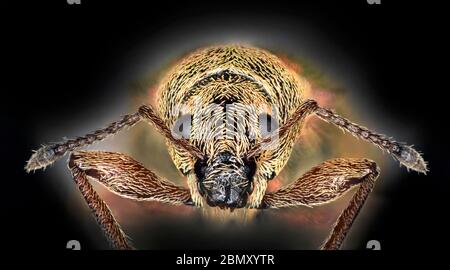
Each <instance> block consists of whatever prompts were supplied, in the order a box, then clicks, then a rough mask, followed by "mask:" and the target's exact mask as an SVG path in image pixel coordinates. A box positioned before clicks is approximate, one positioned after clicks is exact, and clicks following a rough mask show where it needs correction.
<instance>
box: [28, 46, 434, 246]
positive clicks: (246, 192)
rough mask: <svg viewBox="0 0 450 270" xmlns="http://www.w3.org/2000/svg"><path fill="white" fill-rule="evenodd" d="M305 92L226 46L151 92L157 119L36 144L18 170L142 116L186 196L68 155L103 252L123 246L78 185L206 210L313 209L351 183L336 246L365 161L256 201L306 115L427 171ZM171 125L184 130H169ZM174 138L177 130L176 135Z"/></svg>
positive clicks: (204, 53) (371, 179)
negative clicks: (102, 238)
mask: <svg viewBox="0 0 450 270" xmlns="http://www.w3.org/2000/svg"><path fill="white" fill-rule="evenodd" d="M307 91H309V85H308V83H307V82H306V81H305V80H304V79H302V78H300V77H298V76H297V75H296V74H295V72H293V71H292V70H290V69H289V68H288V67H287V66H285V65H284V64H283V62H282V61H281V60H280V59H278V58H277V57H275V56H274V55H271V54H270V53H268V52H266V51H264V50H260V49H256V48H251V47H244V46H235V45H230V46H219V47H209V48H205V49H201V50H198V51H196V52H194V53H192V54H191V55H189V56H187V57H186V58H184V59H183V60H182V61H181V62H180V63H179V64H178V65H176V66H175V67H174V68H173V69H172V70H171V72H170V73H169V74H168V75H167V77H166V78H165V79H164V81H163V83H162V84H161V85H160V87H159V100H158V102H159V110H160V113H161V118H160V117H159V116H158V114H157V113H156V112H155V111H154V110H153V108H152V107H151V106H149V105H143V106H141V107H140V108H139V110H138V112H136V113H134V114H130V115H126V116H124V117H123V118H122V119H121V120H119V121H117V122H114V123H112V124H110V125H109V126H107V127H106V128H103V129H99V130H97V131H95V132H93V133H89V134H87V135H85V136H82V137H78V138H75V139H72V140H65V141H63V142H61V143H56V144H51V145H45V146H42V147H41V148H40V149H39V150H37V151H36V152H35V153H34V154H33V155H32V156H31V158H30V159H29V160H28V162H27V164H26V166H25V170H26V171H27V172H30V171H32V170H36V169H40V168H45V167H46V166H48V165H50V164H52V163H53V162H55V161H56V160H57V159H59V158H61V157H62V156H64V155H65V154H66V153H70V152H73V151H75V150H78V149H79V148H81V147H83V146H87V145H90V144H92V143H94V142H96V141H101V140H103V139H105V138H106V137H108V136H110V135H114V134H116V133H117V132H119V131H120V130H123V129H125V128H128V127H132V126H134V125H135V124H136V123H137V122H139V121H140V120H142V119H145V120H147V121H148V122H149V123H150V124H151V125H153V126H154V127H155V128H156V129H157V130H158V131H159V132H160V133H161V134H162V135H164V136H165V138H166V140H167V145H168V150H169V154H170V156H171V158H172V160H173V161H174V163H175V166H176V167H177V168H178V169H179V170H180V171H181V172H182V173H183V174H184V175H185V176H186V177H187V184H188V187H189V189H186V188H183V187H178V186H176V185H174V184H173V183H171V182H169V181H167V180H165V179H162V178H159V177H158V176H157V175H156V174H155V173H153V172H152V171H150V170H148V169H146V168H144V166H142V165H141V164H140V163H138V162H136V161H135V160H133V159H132V158H130V157H128V156H126V155H123V154H119V153H113V152H98V151H76V152H73V153H72V155H71V157H70V160H69V169H70V170H71V172H72V175H73V178H74V180H75V183H76V184H77V185H78V187H79V189H80V191H81V193H82V195H83V197H84V198H85V200H86V202H87V204H88V205H89V207H90V208H91V210H92V211H93V213H94V215H95V217H96V219H97V221H98V223H99V224H100V226H101V227H102V229H103V230H104V232H105V234H106V236H107V237H108V238H109V239H110V241H111V243H112V245H113V247H115V248H117V249H130V248H132V246H131V245H130V243H129V242H128V240H127V238H126V236H125V234H124V233H123V232H122V230H121V228H120V226H119V225H118V223H117V222H116V221H115V219H114V217H113V215H112V214H111V211H110V210H109V208H108V206H107V205H106V204H105V202H103V201H102V200H101V199H100V197H99V196H98V194H97V193H96V192H95V191H94V189H93V188H92V186H91V184H90V183H89V181H88V179H89V180H91V179H92V180H94V181H98V182H99V183H101V184H103V185H104V186H105V187H106V188H108V189H109V190H110V191H112V192H114V193H116V194H118V195H120V196H123V197H127V198H130V199H134V200H139V201H143V200H145V201H148V200H151V201H160V202H165V203H170V204H174V205H181V204H187V205H192V204H194V205H197V206H204V205H205V203H204V201H205V198H206V199H207V200H206V202H207V203H208V204H209V205H218V206H220V207H222V206H224V205H225V207H227V206H228V207H231V208H235V207H237V208H239V207H248V208H283V207H293V206H300V205H304V206H314V205H320V204H323V203H327V202H330V201H333V200H335V199H337V198H339V197H340V196H342V195H343V194H344V193H345V192H347V191H348V190H350V189H351V188H352V187H356V186H358V185H359V187H358V189H357V191H356V193H355V194H354V195H353V197H352V199H351V201H350V203H349V205H348V207H347V208H346V209H345V210H344V211H343V212H342V213H341V215H340V216H339V218H338V220H337V222H336V224H335V226H334V228H333V231H332V233H331V234H330V236H329V237H328V239H327V241H326V242H325V243H324V245H323V247H322V248H323V249H338V248H339V247H340V246H341V244H342V242H343V241H344V239H345V236H346V235H347V233H348V231H349V230H350V227H351V225H352V223H353V221H354V220H355V218H356V217H357V215H358V212H359V211H360V210H361V208H362V206H363V204H364V202H365V200H366V199H367V197H368V195H369V193H370V192H371V190H372V189H373V186H374V183H375V180H376V178H377V176H378V174H379V169H378V167H377V166H376V164H375V163H374V162H373V161H370V160H367V159H343V158H340V159H334V160H330V161H326V162H324V163H322V164H320V165H319V166H316V167H314V168H313V169H311V170H310V171H309V172H307V173H306V174H305V175H303V176H302V177H301V178H299V179H298V180H297V181H295V182H293V183H292V184H290V185H288V186H285V187H282V188H281V189H279V190H278V191H276V192H274V193H270V194H266V189H267V182H268V181H269V180H271V179H273V178H274V177H275V176H276V175H277V174H278V173H279V172H280V171H281V170H282V168H283V167H284V165H285V164H286V162H287V161H288V159H289V156H290V154H291V152H292V147H293V145H294V142H295V139H296V137H297V135H299V133H300V131H301V128H302V125H303V123H304V120H305V119H306V117H307V116H308V115H311V114H316V115H317V116H318V117H320V118H321V119H323V120H325V121H327V122H329V123H331V124H333V125H336V126H337V127H339V128H341V129H343V130H344V131H346V132H349V133H350V134H352V135H354V136H356V137H357V138H361V139H363V140H366V141H368V142H370V143H373V144H375V145H376V146H378V147H380V148H381V149H382V150H384V151H387V152H388V153H390V154H391V155H392V156H393V157H394V158H395V159H396V160H398V161H399V162H400V163H401V164H403V165H404V166H406V167H407V168H408V169H412V170H415V171H418V172H422V173H426V172H427V164H426V162H425V161H424V160H423V158H422V157H421V155H420V154H419V153H418V152H417V151H416V150H414V149H413V148H412V147H411V146H407V145H405V144H403V143H399V142H396V141H394V140H392V139H391V138H388V137H386V136H384V135H381V134H377V133H375V132H373V131H371V130H369V129H367V128H365V127H362V126H359V125H357V124H354V123H352V122H350V121H349V120H347V119H345V118H343V117H341V116H339V115H337V114H336V113H334V112H332V111H331V110H328V109H324V108H321V107H319V106H318V104H317V103H316V102H315V101H313V100H305V99H304V95H305V93H306V92H307ZM179 119H183V120H184V121H185V122H186V123H184V122H183V124H182V125H181V126H177V123H178V121H179ZM273 123H275V125H272V124H273ZM177 129H178V131H177ZM177 132H181V135H182V136H181V137H180V138H178V136H179V135H180V134H177ZM186 134H187V137H186V136H185V135H186ZM175 135H177V136H175ZM247 197H248V200H247V199H246V198H247ZM222 199H224V200H223V201H221V200H222ZM224 202H226V203H224Z"/></svg>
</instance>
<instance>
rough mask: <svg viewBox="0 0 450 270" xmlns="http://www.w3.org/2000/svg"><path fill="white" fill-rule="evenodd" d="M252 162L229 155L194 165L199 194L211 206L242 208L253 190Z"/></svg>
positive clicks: (225, 153) (217, 156)
mask: <svg viewBox="0 0 450 270" xmlns="http://www.w3.org/2000/svg"><path fill="white" fill-rule="evenodd" d="M255 166H256V165H255V162H249V161H247V160H245V159H240V158H237V157H235V156H234V155H233V154H232V153H230V152H228V151H224V152H221V153H219V154H217V155H216V156H215V157H214V158H212V159H209V160H207V161H206V162H204V161H199V162H197V164H196V174H197V178H198V185H199V190H200V193H201V194H202V196H203V197H204V198H205V199H206V202H207V203H208V205H210V206H218V207H221V208H231V209H234V208H241V207H244V206H245V205H246V204H247V199H248V195H249V194H250V193H251V192H252V189H253V184H252V180H253V175H254V173H255Z"/></svg>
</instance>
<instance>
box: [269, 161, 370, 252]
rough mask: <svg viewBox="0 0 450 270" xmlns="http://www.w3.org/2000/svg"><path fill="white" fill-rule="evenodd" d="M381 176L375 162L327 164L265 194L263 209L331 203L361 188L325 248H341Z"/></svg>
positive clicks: (337, 223) (341, 217) (333, 162)
mask: <svg viewBox="0 0 450 270" xmlns="http://www.w3.org/2000/svg"><path fill="white" fill-rule="evenodd" d="M378 175H379V168H378V167H377V165H376V163H375V162H373V161H371V160H368V159H354V158H345V159H344V158H338V159H333V160H329V161H326V162H324V163H322V164H320V165H318V166H316V167H314V168H312V169H311V170H310V171H308V172H307V173H305V174H304V175H303V176H302V177H300V178H299V179H298V180H297V181H295V182H293V183H292V184H290V185H288V186H285V187H283V188H281V189H280V190H278V191H277V192H274V193H270V194H266V196H265V197H264V199H263V204H262V207H265V208H268V207H270V208H282V207H295V206H300V205H304V206H315V205H320V204H323V203H328V202H331V201H333V200H335V199H337V198H339V197H341V196H342V195H343V194H344V193H346V192H347V191H349V190H350V189H351V188H353V187H355V186H357V185H359V188H358V190H357V191H356V193H355V194H354V195H353V197H352V199H351V200H350V203H349V205H348V206H347V208H346V209H345V210H344V211H342V213H341V215H340V216H339V218H338V220H337V222H336V224H335V225H334V228H333V231H332V232H331V234H330V235H329V237H328V239H327V240H326V242H325V243H324V245H323V246H322V249H327V250H329V249H339V248H340V246H341V245H342V242H343V241H344V239H345V236H346V235H347V233H348V231H349V230H350V227H351V225H352V224H353V221H354V220H355V219H356V216H357V215H358V213H359V211H360V210H361V208H362V206H363V205H364V202H365V201H366V199H367V197H368V196H369V193H370V192H371V191H372V189H373V186H374V184H375V180H376V178H377V177H378Z"/></svg>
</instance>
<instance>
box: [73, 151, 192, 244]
mask: <svg viewBox="0 0 450 270" xmlns="http://www.w3.org/2000/svg"><path fill="white" fill-rule="evenodd" d="M68 166H69V169H70V170H71V172H72V175H73V178H74V180H75V183H76V184H77V186H78V188H79V189H80V191H81V193H82V195H83V197H84V198H85V200H86V202H87V204H88V205H89V207H90V208H91V210H92V212H93V213H94V216H95V217H96V219H97V221H98V223H99V224H100V226H101V227H102V229H103V231H104V232H105V235H106V236H107V238H108V239H109V240H110V242H111V244H112V246H113V247H114V248H116V249H131V248H132V246H131V245H130V243H129V241H128V240H127V238H126V236H125V234H124V233H123V231H122V230H121V228H120V225H119V224H118V223H117V221H116V220H115V219H114V216H113V215H112V213H111V211H110V209H109V208H108V206H107V204H106V203H105V202H104V201H103V200H102V199H101V198H100V197H99V195H98V194H97V193H96V192H95V190H94V189H93V187H92V185H91V184H90V183H89V181H88V180H90V179H92V180H95V181H98V182H99V183H101V184H103V185H104V186H105V187H106V188H107V189H109V190H110V191H112V192H114V193H116V194H118V195H120V196H122V197H126V198H130V199H133V200H140V201H161V202H166V203H170V204H174V205H182V204H186V205H188V204H190V193H189V190H188V189H186V188H183V187H178V186H176V185H175V184H173V183H171V182H169V181H167V180H165V179H161V178H159V177H158V176H157V175H156V174H155V173H153V172H152V171H150V170H148V169H146V168H145V167H144V166H142V165H141V164H140V163H138V162H136V161H135V160H133V159H132V158H131V157H128V156H126V155H124V154H120V153H114V152H100V151H77V152H73V153H72V154H71V155H70V158H69V164H68Z"/></svg>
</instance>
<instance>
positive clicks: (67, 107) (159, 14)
mask: <svg viewBox="0 0 450 270" xmlns="http://www.w3.org/2000/svg"><path fill="white" fill-rule="evenodd" d="M12 2H13V1H7V2H6V3H2V4H1V14H2V16H1V20H2V33H1V37H2V39H1V43H2V47H3V49H2V66H3V71H2V73H3V76H2V81H3V83H2V86H1V89H2V91H1V95H2V97H1V101H2V102H1V103H2V104H1V109H2V114H1V123H2V130H1V133H0V136H1V141H2V150H3V151H2V155H1V160H2V163H1V164H2V177H1V182H2V183H1V191H2V195H1V200H2V201H1V204H2V221H1V223H2V234H3V235H2V240H1V241H2V244H3V246H6V247H7V248H9V249H14V250H29V249H32V250H59V249H61V248H64V247H65V243H66V242H67V239H68V237H69V238H75V239H79V240H80V241H83V242H84V243H88V246H89V245H90V244H92V242H91V241H93V240H92V239H89V238H88V237H87V236H86V235H84V234H83V230H81V229H80V228H79V227H77V226H76V224H75V220H74V219H73V217H72V214H71V213H67V212H66V211H65V210H64V209H62V207H60V206H59V205H60V203H59V197H56V196H52V194H49V193H48V190H47V189H46V188H45V187H44V186H43V185H44V184H43V181H42V180H43V179H44V178H45V175H44V174H42V173H36V174H32V175H26V174H25V173H24V171H23V169H22V168H23V166H24V163H25V160H27V159H28V157H29V154H30V149H35V148H36V142H35V140H34V138H33V133H32V132H30V131H29V130H30V129H29V127H30V125H31V126H33V127H35V126H37V125H38V123H39V121H44V122H45V121H46V119H51V118H52V117H55V115H56V116H57V115H59V114H61V115H68V114H69V115H76V113H77V110H83V108H92V107H93V106H101V105H102V103H103V101H102V96H104V95H105V94H106V93H101V92H99V91H98V90H96V87H95V86H96V84H98V83H99V82H100V81H104V80H107V79H108V77H109V76H111V74H109V66H112V65H114V60H115V58H114V56H115V55H117V53H118V52H120V51H121V50H124V49H126V48H127V47H129V46H131V44H133V43H134V42H137V41H138V40H139V38H140V37H141V35H142V34H143V33H145V35H146V36H147V37H148V36H151V35H152V32H154V31H158V29H159V28H160V27H162V26H164V25H166V24H168V23H183V21H185V20H190V19H192V18H195V17H201V16H204V15H205V14H209V16H211V14H213V15H214V14H218V15H219V14H220V15H221V16H225V17H227V16H229V18H230V19H232V18H233V16H237V15H239V16H240V17H242V16H247V17H248V19H249V23H251V21H252V18H254V17H258V16H262V15H264V16H265V17H266V18H267V19H270V18H271V15H277V16H286V17H291V18H292V20H293V21H295V20H296V18H299V19H300V18H301V20H302V21H305V20H306V21H308V22H309V23H310V24H312V25H315V26H316V27H319V28H320V29H321V31H322V32H323V33H325V34H326V35H328V36H329V37H330V39H332V40H334V41H335V42H336V44H338V46H339V47H340V48H345V50H347V52H351V55H352V56H353V57H354V58H355V59H358V61H361V62H365V63H370V64H368V65H366V66H369V67H370V68H371V69H370V70H368V71H367V72H370V73H371V76H372V78H375V80H376V81H378V82H380V86H383V87H379V92H378V93H377V95H379V96H378V98H379V99H380V100H383V105H382V106H383V109H384V110H385V112H386V115H394V116H395V118H396V119H400V120H402V119H405V120H406V119H408V121H410V119H413V121H415V125H416V126H418V127H420V128H421V130H422V131H423V130H425V131H426V137H425V138H423V141H422V144H421V148H420V149H421V151H422V152H423V153H425V159H426V160H427V161H429V163H430V168H431V171H430V173H429V174H428V175H427V176H422V175H418V174H416V173H411V174H401V177H403V178H404V179H400V180H399V181H398V184H397V185H396V186H395V188H394V189H393V191H392V194H391V195H390V196H389V200H390V201H389V203H388V205H389V207H388V208H386V209H383V211H380V213H379V215H378V216H377V218H376V224H373V225H372V226H370V228H369V229H368V232H367V234H370V235H371V236H373V237H372V238H374V239H379V240H380V241H381V242H382V243H384V245H383V250H387V251H391V252H397V251H400V250H401V251H404V250H407V251H411V252H412V251H419V252H422V251H423V252H425V251H428V252H429V251H430V250H431V251H433V252H437V251H440V250H445V249H446V248H447V246H448V244H447V243H448V241H449V240H450V239H449V236H448V227H449V226H448V225H449V222H448V218H447V215H448V213H449V211H448V209H447V207H448V201H447V200H448V197H449V195H450V194H449V187H450V184H449V182H450V181H449V180H450V179H449V173H448V172H447V171H446V170H445V169H446V167H448V166H449V165H450V163H449V161H450V159H449V157H448V153H449V152H450V151H449V150H450V149H449V144H448V142H447V136H448V135H446V125H447V124H448V120H446V119H445V117H446V116H445V115H444V112H443V108H446V107H447V102H448V99H447V97H446V96H445V95H446V93H447V92H448V86H447V85H446V84H445V83H446V81H448V80H447V77H448V75H446V74H443V73H444V72H442V71H447V70H446V67H445V66H446V64H447V62H446V61H447V60H444V59H445V57H446V52H444V50H443V49H444V44H443V39H442V38H443V36H444V35H446V34H447V33H446V31H444V30H445V27H444V21H445V17H444V16H443V14H442V10H443V7H440V6H433V4H427V3H428V2H425V1H421V2H420V3H413V2H411V1H404V2H402V3H399V2H398V3H397V4H396V5H394V4H392V3H388V1H383V0H382V4H381V5H377V6H375V5H368V4H367V3H366V2H365V1H363V0H361V1H346V2H347V3H346V4H344V3H341V2H343V1H339V3H335V4H331V3H325V2H322V1H314V2H315V4H312V3H303V4H293V3H288V2H283V1H274V2H267V3H263V2H255V3H251V4H250V3H248V4H244V3H243V2H242V1H239V2H238V3H233V2H228V1H214V2H209V3H204V4H202V3H196V2H192V1H189V2H186V3H175V2H173V3H172V2H170V3H169V2H167V1H166V2H163V3H158V6H157V4H156V3H155V4H147V5H144V4H142V3H140V4H137V3H136V4H131V3H126V1H118V2H114V3H113V2H112V1H96V3H95V4H94V3H93V1H87V0H82V4H81V5H68V4H67V3H66V2H65V1H53V2H51V1H35V2H30V3H26V2H23V1H15V2H14V4H13V3H12ZM330 2H331V1H330ZM336 2H337V1H336ZM299 21H300V20H299ZM217 23H221V22H217ZM442 64H443V65H442ZM362 248H363V247H362Z"/></svg>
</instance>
